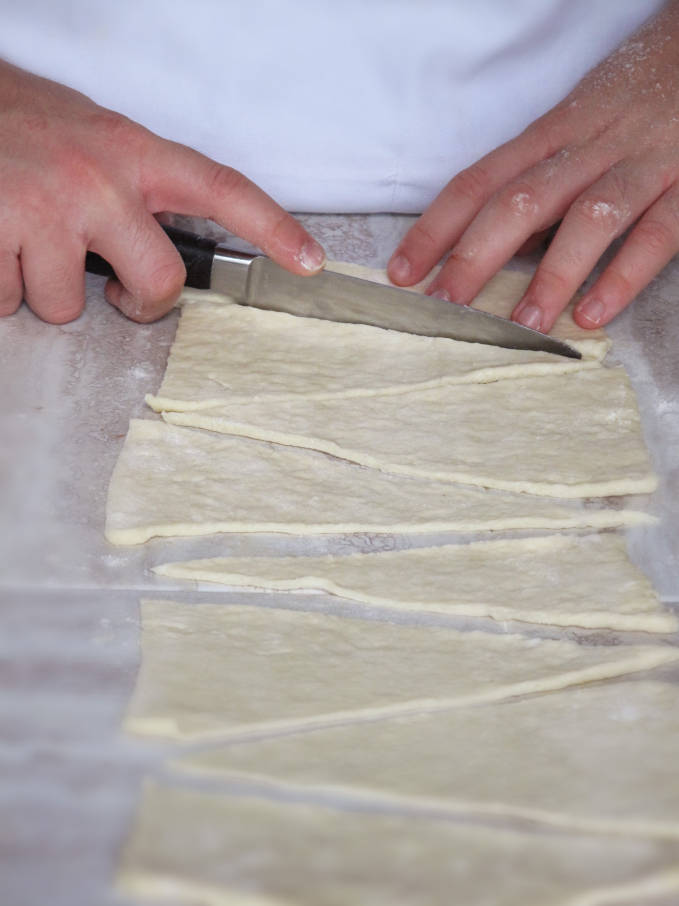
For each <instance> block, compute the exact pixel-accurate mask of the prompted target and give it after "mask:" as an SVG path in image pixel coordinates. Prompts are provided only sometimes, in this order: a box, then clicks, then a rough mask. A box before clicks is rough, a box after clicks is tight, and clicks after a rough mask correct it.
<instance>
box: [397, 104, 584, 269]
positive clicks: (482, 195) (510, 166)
mask: <svg viewBox="0 0 679 906" xmlns="http://www.w3.org/2000/svg"><path fill="white" fill-rule="evenodd" d="M573 137H574V131H573V123H572V116H571V112H570V111H569V110H568V109H566V110H559V111H551V112H550V113H548V114H546V115H545V116H544V117H541V118H540V119H539V120H537V121H536V122H535V123H533V124H532V125H531V126H529V127H528V129H526V130H525V131H524V132H523V133H522V134H521V135H519V136H518V137H517V138H515V139H512V140H511V141H509V142H507V143H506V144H504V145H501V146H500V147H499V148H497V149H495V150H494V151H491V153H490V154H487V155H486V156H485V157H483V158H482V159H481V160H480V161H478V162H477V163H475V164H473V165H472V166H471V167H468V168H467V169H465V170H462V171H461V172H460V173H458V174H457V175H456V176H455V177H453V179H452V180H451V181H450V182H449V183H448V185H447V186H446V187H445V188H444V189H443V191H442V192H441V193H440V194H439V195H438V196H437V197H436V198H435V199H434V201H433V202H432V203H431V204H430V205H429V207H428V208H427V210H426V211H425V212H424V214H422V216H421V217H420V218H419V220H417V222H416V223H415V224H414V225H413V226H412V227H411V228H410V230H408V232H407V233H406V235H405V236H404V238H403V239H402V241H401V242H400V244H399V246H398V248H397V249H396V251H395V252H394V254H393V255H392V258H391V260H390V262H389V265H388V273H389V277H390V279H391V280H392V281H393V282H394V283H397V284H399V285H401V286H410V285H412V284H413V283H417V282H418V281H419V280H421V279H422V278H423V277H425V276H426V275H427V274H428V273H429V271H430V270H431V269H432V267H433V266H434V265H435V264H436V263H437V262H438V261H439V260H440V259H441V257H442V256H443V255H444V254H445V252H447V251H448V249H450V248H451V247H452V246H453V245H454V244H455V243H456V242H457V241H458V239H459V238H460V236H462V234H463V233H464V231H465V230H466V229H467V227H468V226H469V224H470V223H471V222H472V220H473V219H474V217H475V216H476V214H477V213H478V212H479V210H481V208H482V207H483V206H484V205H485V204H486V202H487V201H488V200H489V199H490V198H491V197H492V196H493V195H494V193H495V192H497V191H498V190H499V189H500V188H501V187H502V186H504V185H505V184H506V183H508V182H510V181H512V180H514V179H516V178H517V177H518V176H519V175H520V174H521V173H523V172H525V171H526V170H528V169H530V168H531V167H533V166H535V165H536V164H537V163H539V162H540V161H542V160H545V159H547V158H550V157H552V156H554V155H555V154H556V153H557V152H558V151H559V149H561V148H563V147H564V146H566V145H568V144H569V143H570V142H571V141H572V139H573ZM584 138H585V136H584V135H582V136H581V140H583V139H584Z"/></svg>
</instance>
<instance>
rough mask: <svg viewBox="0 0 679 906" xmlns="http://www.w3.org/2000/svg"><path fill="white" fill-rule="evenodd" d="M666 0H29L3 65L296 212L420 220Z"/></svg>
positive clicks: (12, 26) (7, 41) (6, 38)
mask: <svg viewBox="0 0 679 906" xmlns="http://www.w3.org/2000/svg"><path fill="white" fill-rule="evenodd" d="M662 5H663V4H662V2H660V0H616V2H615V3H611V2H610V0H515V2H513V3H506V2H502V0H477V2H475V3H462V2H452V0H425V2H419V3H413V2H412V0H372V2H370V3H365V2H360V0H344V2H342V3H337V2H334V3H331V2H328V0H254V2H252V3H249V4H236V3H227V2H219V0H193V2H192V3H190V4H189V3H176V2H163V0H138V2H135V3H129V2H124V0H121V2H119V3H115V4H92V3H90V2H88V0H70V2H68V3H66V2H64V3H58V4H56V3H50V2H49V0H23V2H22V3H21V4H13V5H12V8H11V10H6V11H5V12H4V13H3V28H2V34H1V36H0V55H1V56H4V57H5V58H7V59H9V60H11V61H12V62H15V63H17V64H19V65H20V66H24V67H25V68H27V69H30V70H32V71H34V72H38V73H40V74H42V75H46V76H49V77H50V78H53V79H56V80H58V81H61V82H64V83H66V84H68V85H71V86H72V87H75V88H78V89H79V90H80V91H83V92H84V93H85V94H88V95H89V96H90V97H92V98H94V100H96V101H97V102H98V103H100V104H103V105H104V106H107V107H110V108H112V109H115V110H118V111H120V112H122V113H125V114H126V115H127V116H129V117H131V118H133V119H135V120H137V121H138V122H141V123H143V124H144V125H145V126H147V127H148V128H150V129H152V130H154V131H155V132H158V133H159V134H161V135H163V136H166V137H168V138H172V139H173V140H175V141H180V142H183V143H185V144H188V145H191V146H192V147H195V148H198V149H199V150H201V151H203V152H204V153H206V154H208V155H210V156H211V157H214V158H216V159H218V160H220V161H222V162H224V163H228V164H230V165H231V166H234V167H236V168H238V169H240V170H242V171H243V172H245V173H246V174H247V175H248V176H249V177H250V178H252V179H254V180H255V181H256V182H257V183H259V184H260V185H261V186H262V187H263V188H264V189H266V190H267V191H269V192H270V193H271V194H273V195H274V197H276V198H277V200H279V201H280V202H281V203H282V204H283V205H285V206H286V207H287V208H289V209H292V210H296V211H335V212H339V211H341V212H350V211H402V212H417V211H421V210H422V209H423V208H424V207H425V206H426V204H427V203H428V201H429V200H431V198H433V197H434V195H435V194H436V193H437V192H438V191H439V190H440V189H441V188H442V186H443V185H444V184H445V183H446V182H447V181H448V179H449V178H450V177H451V176H452V175H453V174H454V173H455V172H457V171H458V170H459V169H461V168H462V167H464V166H467V165H468V164H470V163H472V162H473V161H474V160H476V159H477V158H478V157H480V156H481V155H482V154H484V153H486V152H487V151H489V150H490V149H492V148H493V147H495V146H497V145H498V144H500V143H502V142H503V141H506V140H507V139H509V138H511V137H512V136H514V135H516V134H517V133H518V132H520V131H521V130H522V129H523V128H525V126H526V125H528V123H530V122H531V121H532V120H533V119H535V118H536V117H537V116H539V115H540V114H542V113H543V112H544V111H545V110H547V109H548V108H549V107H551V106H552V105H553V104H554V103H556V102H557V101H559V100H560V99H561V98H562V97H563V96H564V95H565V94H566V93H567V92H568V91H569V90H570V89H571V88H572V87H573V85H574V84H575V83H576V82H577V81H578V80H579V79H580V78H581V76H582V75H583V74H584V73H585V72H586V71H587V70H588V69H589V68H591V67H592V66H593V65H594V64H595V63H596V62H598V61H599V60H600V59H602V58H603V57H604V56H606V55H607V54H608V53H609V52H610V51H611V50H612V49H613V48H614V47H615V46H616V45H617V44H618V43H619V42H620V41H621V40H622V39H623V38H624V37H626V36H627V35H628V34H630V33H631V32H632V31H633V30H634V29H636V28H637V27H638V26H639V25H640V24H641V22H643V21H644V19H645V18H647V17H648V16H649V15H650V14H652V13H653V12H655V11H656V10H657V9H659V8H660V7H661V6H662Z"/></svg>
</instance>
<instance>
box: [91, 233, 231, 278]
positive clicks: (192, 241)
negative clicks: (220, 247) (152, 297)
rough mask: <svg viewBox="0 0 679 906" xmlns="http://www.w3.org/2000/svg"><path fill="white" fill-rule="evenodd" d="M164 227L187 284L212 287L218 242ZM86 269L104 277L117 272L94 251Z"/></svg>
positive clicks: (114, 274)
mask: <svg viewBox="0 0 679 906" xmlns="http://www.w3.org/2000/svg"><path fill="white" fill-rule="evenodd" d="M163 229H164V230H165V232H166V233H167V235H168V236H169V238H170V239H171V240H172V244H173V245H174V247H175V248H176V249H177V251H178V252H179V254H180V255H181V257H182V261H183V262H184V265H185V267H186V284H185V285H186V286H192V287H193V288H194V289H210V276H211V274H212V261H213V259H214V256H215V248H216V247H217V242H216V241H215V240H214V239H206V238H205V236H198V235H196V233H187V232H186V230H178V229H177V228H176V227H170V226H164V227H163ZM85 270H86V271H87V272H88V273H90V274H100V275H101V276H102V277H116V272H115V271H114V270H113V268H112V267H111V265H110V264H109V263H108V261H106V260H104V258H102V257H101V255H97V254H95V253H94V252H88V253H87V256H86V257H85Z"/></svg>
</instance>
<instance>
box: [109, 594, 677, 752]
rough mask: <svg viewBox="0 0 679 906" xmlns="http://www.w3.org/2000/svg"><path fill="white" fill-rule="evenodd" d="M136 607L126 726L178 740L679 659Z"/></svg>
mask: <svg viewBox="0 0 679 906" xmlns="http://www.w3.org/2000/svg"><path fill="white" fill-rule="evenodd" d="M141 614H142V646H141V647H142V659H141V667H140V671H139V676H138V678H137V684H136V687H135V691H134V695H133V697H132V700H131V702H130V705H129V708H128V712H127V715H126V719H125V729H126V730H128V731H129V732H132V733H137V734H140V735H150V736H162V737H165V738H170V739H180V740H202V739H217V740H225V739H238V738H251V737H253V736H260V735H262V734H263V735H267V734H270V733H274V732H279V731H285V732H291V731H293V730H300V729H306V728H309V727H317V726H328V725H336V724H340V723H346V722H348V721H372V720H376V719H381V718H384V717H389V716H393V715H397V714H406V713H419V712H424V711H426V712H429V713H433V712H437V711H445V710H448V709H450V708H456V707H461V706H463V705H467V704H479V703H483V702H494V701H502V700H504V699H506V698H510V697H515V696H519V695H532V694H536V693H546V692H553V691H555V690H559V689H563V688H565V687H569V686H574V685H581V684H585V683H592V682H599V681H602V680H607V679H615V678H616V677H619V676H625V675H628V674H632V673H637V672H642V671H646V670H651V669H654V668H656V667H659V666H662V665H664V664H670V663H674V662H676V661H677V659H679V651H676V650H675V649H673V648H670V647H669V646H660V645H657V646H637V645H634V646H627V645H625V646H622V647H618V646H614V647H608V646H587V645H579V644H576V643H575V642H571V641H567V640H552V639H541V640H537V639H527V638H525V637H523V636H520V635H504V634H502V635H497V634H493V633H484V632H478V631H469V632H460V631H458V630H455V629H450V628H447V627H441V626H433V625H418V626H411V625H400V624H397V623H387V622H384V621H382V620H364V619H356V618H351V617H340V616H333V615H330V614H327V613H314V612H305V611H294V610H279V609H270V608H261V607H253V606H243V605H227V606H224V605H220V604H194V605H182V604H177V603H172V602H168V601H150V600H143V601H142V604H141Z"/></svg>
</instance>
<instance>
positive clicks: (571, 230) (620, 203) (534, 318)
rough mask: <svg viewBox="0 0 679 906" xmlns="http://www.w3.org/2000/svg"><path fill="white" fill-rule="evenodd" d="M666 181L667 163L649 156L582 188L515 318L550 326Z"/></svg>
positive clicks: (539, 326)
mask: <svg viewBox="0 0 679 906" xmlns="http://www.w3.org/2000/svg"><path fill="white" fill-rule="evenodd" d="M665 185H666V177H665V172H664V168H663V167H662V166H661V165H660V164H659V162H657V161H652V160H648V159H646V160H644V161H634V162H625V163H622V164H620V165H618V166H616V167H613V168H612V169H611V170H609V171H608V172H607V173H606V174H604V176H602V177H601V179H599V180H597V181H596V182H595V183H594V184H593V185H592V186H590V187H589V188H588V189H587V190H586V191H585V192H583V193H582V195H580V196H579V198H577V199H576V200H575V202H574V203H573V204H572V205H571V207H570V209H569V210H568V212H567V213H566V216H565V217H564V219H563V223H562V224H561V227H560V228H559V230H558V232H557V234H556V236H555V237H554V240H553V241H552V244H551V245H550V247H549V249H548V250H547V252H546V253H545V256H544V258H543V259H542V262H541V263H540V266H539V267H538V269H537V271H536V272H535V276H534V277H533V280H532V281H531V284H530V286H529V287H528V289H527V291H526V294H525V295H524V297H523V299H522V300H521V301H520V302H519V304H518V305H517V306H516V308H515V309H514V312H513V313H512V318H513V319H514V320H515V321H518V322H519V323H520V324H524V325H525V326H526V327H532V328H533V329H534V330H543V331H549V330H551V328H552V326H553V325H554V322H555V321H556V319H557V318H558V316H559V315H560V314H561V312H562V311H563V309H564V308H565V307H566V306H567V305H568V303H569V302H570V300H571V299H572V298H573V296H574V295H575V293H576V292H577V290H578V288H579V287H580V285H581V283H582V282H583V281H584V280H585V279H586V278H587V276H588V275H589V274H590V273H591V272H592V270H593V269H594V267H595V265H596V263H597V261H598V260H599V258H600V257H601V256H602V255H603V253H604V252H605V251H606V249H607V248H608V246H609V245H610V244H611V242H612V241H613V240H614V239H616V238H617V237H618V236H620V235H622V233H623V232H624V231H625V230H626V229H627V227H628V226H629V225H630V224H631V223H633V222H634V221H635V220H636V219H637V218H638V217H639V215H640V214H642V213H643V211H645V210H646V208H648V206H649V205H650V204H652V202H654V201H655V200H656V199H657V198H658V196H659V195H660V194H661V193H662V191H663V189H664V188H665Z"/></svg>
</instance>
